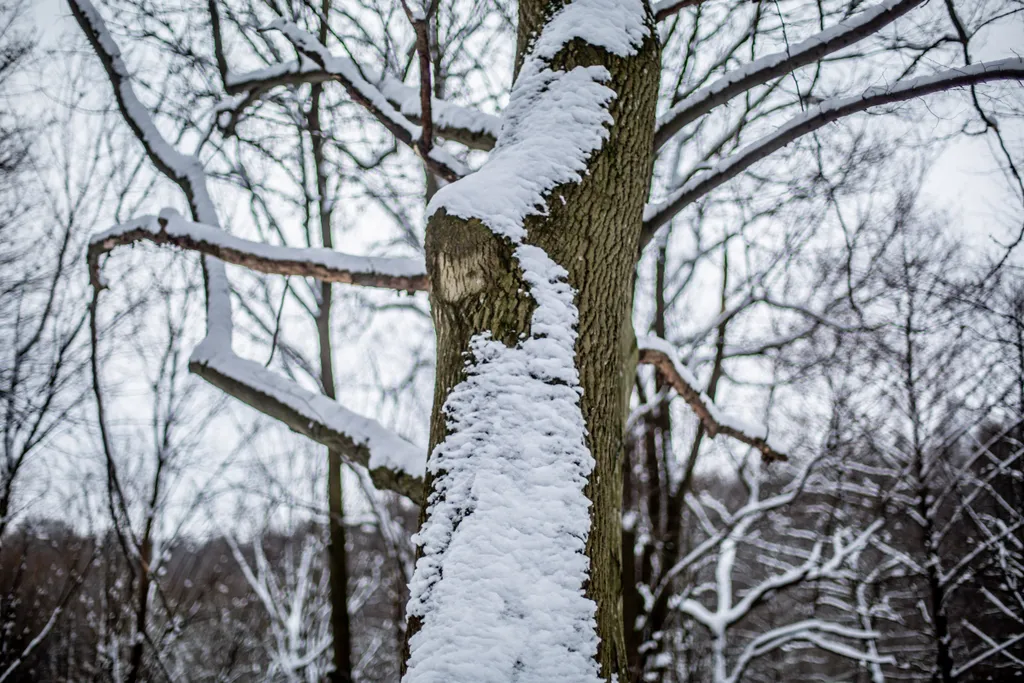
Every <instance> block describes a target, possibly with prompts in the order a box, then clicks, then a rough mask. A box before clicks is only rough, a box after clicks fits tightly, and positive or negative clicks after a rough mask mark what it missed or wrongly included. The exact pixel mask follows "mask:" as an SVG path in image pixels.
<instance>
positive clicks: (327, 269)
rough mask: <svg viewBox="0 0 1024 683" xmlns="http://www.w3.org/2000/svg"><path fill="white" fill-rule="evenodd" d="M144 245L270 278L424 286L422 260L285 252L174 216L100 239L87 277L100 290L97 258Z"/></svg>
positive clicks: (93, 245)
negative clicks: (121, 248)
mask: <svg viewBox="0 0 1024 683" xmlns="http://www.w3.org/2000/svg"><path fill="white" fill-rule="evenodd" d="M141 241H147V242H152V243H153V244H161V245H163V244H167V245H171V246H175V247H178V248H179V249H184V250H187V251H198V252H199V253H201V254H206V255H208V256H215V257H217V258H218V259H220V260H222V261H225V262H227V263H232V264H234V265H238V266H244V267H246V268H248V269H250V270H255V271H259V272H261V273H269V274H271V275H298V276H301V277H313V278H316V279H318V280H321V281H323V282H338V283H342V284H352V285H360V286H362V287H380V288H383V289H395V290H399V291H409V292H424V291H427V289H428V287H429V285H428V281H427V274H426V267H425V265H424V264H423V261H422V259H415V258H408V259H407V258H374V257H368V256H354V255H351V254H343V253H341V252H338V251H334V250H333V249H317V248H294V247H284V246H277V245H272V244H265V243H263V242H254V241H251V240H246V239H242V238H240V237H236V236H234V235H231V234H229V233H227V232H224V231H223V230H221V229H219V228H215V227H213V226H209V225H203V224H202V223H193V222H192V221H188V220H185V219H184V218H183V217H181V216H180V215H178V214H177V213H176V212H174V211H164V212H162V213H161V214H160V216H142V217H141V218H138V219H136V220H134V221H132V222H130V223H126V224H124V225H119V226H117V227H115V228H112V229H110V230H107V231H105V232H102V233H99V234H98V235H96V236H95V237H93V238H92V240H91V241H90V244H89V255H88V258H89V277H90V280H91V281H92V284H93V286H94V287H98V288H101V289H102V288H103V282H102V278H101V275H100V272H99V268H100V264H99V261H100V257H101V256H103V255H104V254H106V253H108V252H110V251H112V250H113V249H116V248H117V247H119V246H124V245H130V244H134V243H136V242H141Z"/></svg>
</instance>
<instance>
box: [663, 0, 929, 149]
mask: <svg viewBox="0 0 1024 683" xmlns="http://www.w3.org/2000/svg"><path fill="white" fill-rule="evenodd" d="M691 4H695V3H691ZM922 4H924V0H885V1H884V2H880V3H878V4H877V5H875V6H874V7H871V8H869V9H866V10H864V11H863V12H860V13H859V14H857V15H855V16H853V17H850V18H849V19H847V20H846V21H841V22H839V23H838V24H836V25H835V26H832V27H830V28H828V29H826V30H824V31H822V32H820V33H818V34H816V35H814V36H811V37H810V38H808V39H807V40H804V41H802V42H799V43H797V44H796V45H793V46H792V47H789V48H788V49H786V50H785V51H784V52H776V53H774V54H770V55H766V56H764V57H761V58H760V59H756V60H754V61H752V62H750V63H748V64H745V65H744V66H743V67H742V68H740V69H736V70H735V71H731V72H729V73H728V74H726V75H725V76H723V77H722V78H720V79H719V80H717V81H715V82H714V83H712V84H710V85H708V86H706V87H704V88H701V89H700V90H698V91H697V92H695V93H693V94H692V95H690V96H689V97H687V98H686V99H684V100H683V101H682V102H680V103H679V104H677V105H675V106H674V107H672V108H671V109H669V110H668V111H667V112H665V114H664V115H662V116H661V118H660V119H659V120H658V128H657V132H656V133H655V136H654V146H655V149H660V148H661V147H662V146H663V145H664V144H665V143H666V142H668V141H669V140H670V139H671V138H672V136H673V135H675V134H676V133H678V132H679V131H680V130H682V129H683V127H684V126H686V125H688V124H690V123H692V122H694V121H696V120H697V119H699V118H700V117H701V116H703V115H705V114H707V113H708V112H709V111H711V110H712V109H714V108H715V107H718V106H721V105H722V104H725V103H726V102H728V101H729V100H731V99H732V98H734V97H736V96H737V95H741V94H743V93H744V92H746V91H748V90H750V89H751V88H754V87H756V86H759V85H763V84H765V83H767V82H768V81H771V80H773V79H775V78H779V77H781V76H785V75H786V74H789V73H791V72H792V71H793V70H794V69H798V68H800V67H802V66H807V65H808V64H813V63H814V62H816V61H818V60H819V59H821V58H822V57H825V56H826V55H830V54H832V53H833V52H837V51H839V50H842V49H843V48H846V47H849V46H850V45H853V44H854V43H857V42H858V41H860V40H863V39H864V38H866V37H867V36H870V35H872V34H874V33H877V32H878V31H880V30H881V29H883V28H884V27H886V26H888V25H889V24H890V23H892V22H893V21H895V20H896V19H898V18H899V17H901V16H903V15H904V14H906V13H907V12H909V11H910V10H912V9H914V8H915V7H917V6H918V5H922ZM665 5H667V6H669V8H668V11H674V9H671V8H672V7H674V6H676V5H680V6H681V7H684V6H687V3H685V2H679V1H678V0H677V1H676V2H662V3H660V4H659V6H658V8H657V9H656V10H655V12H656V13H658V15H659V17H660V14H661V12H663V11H666V8H663V7H662V6H665ZM681 7H680V8H681Z"/></svg>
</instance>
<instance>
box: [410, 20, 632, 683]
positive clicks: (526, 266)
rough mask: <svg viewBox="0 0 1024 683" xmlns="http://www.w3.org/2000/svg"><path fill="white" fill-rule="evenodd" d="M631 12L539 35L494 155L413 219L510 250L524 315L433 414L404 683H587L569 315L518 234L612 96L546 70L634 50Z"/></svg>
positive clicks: (585, 468) (583, 516)
mask: <svg viewBox="0 0 1024 683" xmlns="http://www.w3.org/2000/svg"><path fill="white" fill-rule="evenodd" d="M644 11H645V10H644V7H643V4H642V2H640V0H624V1H619V0H615V1H612V0H576V2H574V3H570V4H569V5H567V6H566V7H564V8H563V9H562V10H560V11H559V12H558V13H556V14H555V15H554V16H553V17H552V18H551V19H550V20H549V21H548V24H547V26H546V28H545V29H544V31H542V32H541V34H540V35H539V36H538V37H537V39H536V41H535V42H534V48H533V50H532V53H531V54H530V55H529V56H528V57H527V59H526V60H525V61H524V64H523V67H522V70H521V72H520V74H519V77H518V78H517V80H516V84H515V85H514V87H513V90H512V95H511V99H510V103H509V106H508V108H507V110H506V112H505V116H504V121H503V125H502V129H501V134H500V136H499V139H498V143H497V145H496V147H495V149H494V151H493V153H492V155H491V157H490V159H489V160H488V161H487V163H486V164H485V165H484V166H483V167H482V168H481V169H480V171H478V172H477V173H475V174H473V175H471V176H469V177H467V178H464V179H462V180H460V181H458V182H456V183H454V184H452V185H449V186H447V187H445V188H443V189H442V190H440V191H439V192H438V193H437V195H435V198H434V200H433V202H432V203H431V206H430V207H429V209H428V213H430V214H433V213H434V212H436V211H439V210H441V209H444V210H445V211H446V212H447V213H448V214H449V215H454V216H459V217H461V218H465V219H479V220H480V221H481V222H482V223H483V224H484V225H486V226H487V227H489V228H490V229H491V230H492V231H493V232H494V233H495V234H496V235H498V236H500V237H502V238H505V239H507V240H509V241H510V242H511V243H512V244H513V245H515V247H516V248H515V251H514V256H515V259H516V262H517V264H518V266H519V268H520V269H521V271H522V274H523V279H524V281H525V282H526V284H527V285H528V292H527V293H528V295H529V296H530V297H531V298H532V299H533V300H534V302H535V304H536V308H535V309H534V312H533V315H532V319H531V329H530V334H529V336H524V338H523V339H521V341H520V342H519V343H518V344H516V345H515V346H514V347H509V346H506V345H505V344H504V343H502V342H501V341H498V340H495V339H493V338H492V336H491V335H490V334H488V333H484V334H478V335H476V336H475V337H473V339H472V340H471V342H470V349H469V358H470V359H469V360H468V361H467V369H466V375H467V377H466V379H465V380H463V381H462V382H461V383H460V384H459V385H457V386H456V387H454V388H453V389H452V391H451V393H450V394H449V396H448V399H447V401H446V402H445V405H444V411H445V415H446V418H447V426H448V436H447V437H446V438H445V439H444V441H443V442H441V443H440V444H439V445H438V446H437V447H436V448H435V449H434V452H433V453H432V454H431V455H430V458H429V460H428V463H427V468H428V470H429V471H430V472H431V474H433V475H434V476H435V477H436V479H435V481H434V485H433V493H432V494H431V498H430V500H429V505H428V508H427V519H426V521H425V522H424V524H423V527H422V528H421V530H420V532H419V533H418V534H417V536H416V538H415V540H416V542H417V543H418V544H419V545H420V546H421V547H422V556H421V557H420V559H419V561H418V562H417V564H416V570H415V574H414V576H413V580H412V583H411V586H410V591H411V597H410V601H409V610H408V611H409V615H410V616H411V617H416V618H419V619H420V620H421V621H422V626H421V628H420V629H419V631H417V632H416V633H415V634H414V635H413V636H412V637H411V638H410V642H409V646H410V656H409V660H408V671H407V673H406V676H405V679H404V680H405V681H406V683H420V682H424V681H430V682H440V681H445V682H450V683H458V682H461V681H465V682H466V683H470V682H472V683H486V682H491V681H493V682H494V683H507V682H508V681H516V682H518V683H541V682H547V681H567V682H578V683H596V682H597V681H599V680H600V678H599V672H598V663H597V660H596V654H597V648H598V637H597V631H596V627H597V624H596V605H595V603H594V602H593V601H592V600H590V599H589V598H587V597H586V595H585V594H584V584H585V582H586V578H587V572H588V560H587V557H586V555H585V550H586V541H587V536H588V534H589V531H590V516H589V506H590V501H589V500H588V499H587V497H586V496H585V495H584V487H585V486H586V483H587V477H588V476H589V475H590V473H591V471H592V470H593V468H594V458H593V457H592V455H591V453H590V451H589V449H588V448H587V444H586V425H585V424H584V419H583V414H582V411H581V409H580V397H581V395H582V389H581V387H580V380H579V372H578V369H577V367H576V353H575V344H576V338H577V333H576V326H577V322H578V318H579V315H578V311H577V308H576V305H575V303H574V297H575V291H574V290H573V288H572V287H571V286H570V284H569V283H568V273H567V271H566V270H565V269H564V268H563V267H562V266H561V265H559V264H558V263H556V262H555V261H554V260H553V259H551V258H550V257H549V256H548V254H547V253H545V251H544V250H543V249H541V248H539V247H537V246H534V245H530V244H526V243H525V240H526V237H527V234H526V229H525V226H524V220H525V219H526V218H527V217H528V216H531V215H534V216H536V215H544V214H545V213H546V206H547V204H546V202H547V200H548V197H549V195H550V193H551V191H552V190H554V189H555V188H557V187H558V186H559V185H563V184H566V183H570V182H579V181H580V180H581V178H582V177H583V174H585V173H586V169H587V163H588V161H589V159H590V158H591V156H592V155H593V154H594V153H596V152H597V151H598V150H599V149H600V148H601V145H602V144H603V143H604V141H605V140H606V139H607V137H608V126H609V125H611V123H612V120H611V116H610V114H609V113H608V104H609V102H610V101H611V100H612V99H613V98H614V97H615V92H614V91H613V90H611V89H610V88H608V87H607V86H606V85H605V83H606V82H607V81H608V80H609V79H610V73H609V72H608V70H607V69H606V68H604V67H601V66H589V67H583V66H580V67H576V68H573V69H570V70H568V71H560V70H552V69H551V68H550V67H549V64H548V60H550V59H551V58H552V57H554V56H555V55H556V54H557V53H558V52H559V51H560V50H561V49H562V48H563V47H564V46H565V45H566V44H568V43H569V42H570V41H572V40H574V39H582V40H584V41H587V42H590V43H591V44H595V45H598V46H599V47H603V48H604V49H606V50H608V51H609V52H613V53H616V54H628V53H629V52H630V51H631V50H636V49H637V48H639V46H640V44H641V42H642V41H643V39H644V38H645V37H646V35H647V32H646V28H645V24H644Z"/></svg>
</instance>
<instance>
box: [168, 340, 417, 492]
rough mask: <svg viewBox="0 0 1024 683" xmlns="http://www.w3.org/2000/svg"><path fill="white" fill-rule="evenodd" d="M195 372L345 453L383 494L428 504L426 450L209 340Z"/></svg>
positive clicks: (193, 365) (196, 358)
mask: <svg viewBox="0 0 1024 683" xmlns="http://www.w3.org/2000/svg"><path fill="white" fill-rule="evenodd" d="M188 367H189V370H191V371H192V372H194V373H195V374H197V375H199V376H200V377H202V378H203V379H205V380H206V381H208V382H209V383H210V384H213V385H214V386H216V387H218V388H219V389H221V390H223V391H225V392H227V393H228V394H230V395H232V396H234V397H235V398H237V399H239V400H241V401H242V402H244V403H246V404H247V405H249V406H250V407H252V408H255V409H256V410H258V411H260V412H261V413H263V414H264V415H267V416H269V417H272V418H274V419H276V420H279V421H281V422H283V423H284V424H285V425H287V426H288V428H290V429H291V430H292V431H294V432H296V433H298V434H302V435H303V436H306V437H308V438H310V439H312V440H313V441H316V442H317V443H321V444H323V445H325V446H327V447H328V448H330V449H332V450H337V451H338V452H340V453H341V454H342V455H343V456H344V457H345V458H346V459H347V460H349V461H350V462H353V463H355V464H358V465H362V466H363V467H365V468H366V469H367V470H368V471H369V473H370V478H371V479H372V480H373V483H374V485H375V486H376V487H377V488H378V489H380V490H390V491H395V492H396V493H399V494H402V495H404V496H406V497H408V498H409V499H410V500H412V501H414V502H416V503H422V502H423V499H424V497H425V492H424V486H423V475H424V473H425V472H426V451H425V449H422V448H419V447H418V446H415V445H414V444H412V443H410V442H408V441H406V440H405V439H403V438H401V437H399V436H398V435H396V434H394V433H393V432H391V431H389V430H388V429H386V428H385V427H383V426H382V425H381V424H380V423H379V422H377V421H376V420H373V419H371V418H368V417H364V416H362V415H359V414H357V413H354V412H352V411H350V410H348V409H347V408H344V407H343V406H341V405H340V404H339V403H338V402H337V401H334V400H332V399H330V398H328V397H327V396H324V395H323V394H321V393H319V392H316V391H310V390H309V389H305V388H303V387H302V386H300V385H299V384H298V383H296V382H294V381H292V380H289V379H286V378H284V377H282V376H280V375H278V374H277V373H275V372H272V371H271V370H268V369H267V368H265V367H263V366H262V365H260V364H259V363H256V362H254V361H251V360H246V359H244V358H241V357H239V356H238V355H236V354H235V353H234V352H233V351H232V350H231V349H229V348H223V347H220V346H218V345H216V344H212V343H209V340H207V341H204V342H203V343H201V344H200V345H199V346H197V347H196V349H195V351H193V352H192V357H191V358H190V359H189V366H188Z"/></svg>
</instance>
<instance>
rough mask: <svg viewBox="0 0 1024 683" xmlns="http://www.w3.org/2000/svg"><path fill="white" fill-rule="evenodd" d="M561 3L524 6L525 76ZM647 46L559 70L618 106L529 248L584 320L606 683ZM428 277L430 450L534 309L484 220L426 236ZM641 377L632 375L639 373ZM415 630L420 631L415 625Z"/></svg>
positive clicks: (644, 144)
mask: <svg viewBox="0 0 1024 683" xmlns="http://www.w3.org/2000/svg"><path fill="white" fill-rule="evenodd" d="M563 4H564V3H563V2H559V1H558V0H522V2H520V3H519V20H520V21H519V33H518V42H517V45H518V48H517V58H516V64H517V67H518V66H521V65H522V62H523V58H524V50H525V49H526V46H527V45H528V44H529V41H530V39H531V38H532V37H533V36H535V35H536V34H537V32H538V31H539V30H540V29H541V28H542V26H543V23H544V21H545V20H546V19H547V18H549V17H550V16H551V15H552V13H553V12H554V11H555V10H556V9H558V8H559V7H560V6H562V5H563ZM648 21H649V24H650V29H651V30H650V35H649V37H648V38H647V40H645V42H644V44H643V47H642V49H640V50H639V51H638V52H637V53H636V54H635V55H633V56H630V57H627V58H621V57H617V56H615V55H612V54H609V53H607V52H605V51H604V50H600V49H597V48H594V47H593V46H589V45H586V44H583V43H582V42H581V41H578V40H577V41H573V42H572V43H570V44H569V45H568V46H567V47H566V48H565V49H564V50H562V52H561V53H560V54H558V55H557V56H556V58H555V63H556V64H557V65H558V66H559V67H561V68H566V69H570V68H573V67H575V66H589V65H602V66H604V67H606V68H607V69H608V70H609V71H610V73H611V74H612V80H611V81H610V82H609V83H608V84H607V85H608V86H609V87H610V88H611V89H612V90H614V91H615V92H616V97H615V99H614V100H613V101H612V103H611V105H610V113H611V115H612V117H613V119H614V123H613V124H612V126H611V128H610V131H609V132H610V135H609V137H608V139H607V140H606V141H605V143H604V144H603V146H602V148H601V149H600V151H599V152H598V153H597V154H595V155H594V156H593V157H592V159H591V161H590V164H589V167H588V174H587V175H586V176H585V177H584V179H583V181H582V182H581V183H578V184H575V183H573V184H568V185H565V186H561V187H558V188H556V189H555V190H554V192H553V193H552V195H553V196H557V197H559V198H560V199H559V200H557V201H551V202H550V203H549V212H548V215H546V216H542V217H531V218H528V219H527V222H526V229H527V234H528V235H529V237H528V238H527V242H528V243H530V244H533V245H536V246H539V247H541V248H542V249H543V250H544V251H545V252H546V253H547V254H548V256H549V257H550V258H551V259H552V260H554V261H555V262H556V263H558V264H560V265H562V266H563V267H564V268H566V269H567V270H568V271H569V283H570V284H571V285H572V287H573V288H574V289H575V290H576V292H577V294H576V301H575V303H576V306H577V307H578V308H579V316H580V317H579V328H578V331H579V338H578V341H577V344H576V352H577V364H578V370H579V373H580V383H581V385H582V388H583V397H582V403H581V406H582V411H583V416H584V419H585V421H586V426H587V429H588V433H589V435H588V439H587V446H588V447H589V449H590V452H591V454H592V455H593V457H594V459H595V461H596V465H595V469H594V471H593V473H592V474H591V477H590V482H589V484H588V486H587V489H586V494H587V496H588V498H589V499H590V500H591V501H592V502H593V506H592V507H591V530H590V536H589V538H588V542H587V555H588V557H589V559H590V577H589V583H588V585H587V593H588V595H589V597H590V598H591V599H593V600H594V601H595V602H596V603H597V623H598V635H599V636H600V638H601V642H600V651H599V659H600V663H601V671H602V675H603V676H604V677H606V678H608V679H609V680H610V679H611V677H612V676H613V675H618V676H619V677H620V679H622V680H625V672H626V670H627V663H626V647H625V633H624V628H623V617H622V591H621V576H622V556H621V543H622V541H621V534H622V525H621V509H622V465H621V458H622V435H623V428H624V421H625V414H626V411H627V410H628V403H626V402H625V392H624V391H623V389H622V387H623V384H624V383H630V382H631V381H632V372H631V364H630V363H628V362H626V361H627V360H628V359H627V358H624V353H626V352H628V351H627V350H626V349H624V345H623V344H622V343H621V336H622V329H623V327H626V326H628V325H629V311H630V302H631V297H632V284H633V271H634V267H635V265H636V260H637V255H638V240H639V237H640V230H641V227H642V216H643V207H644V203H645V201H646V199H647V194H648V189H649V187H648V182H649V181H648V179H649V178H650V170H651V164H652V162H653V140H654V123H655V103H656V98H657V90H658V74H659V45H658V41H657V33H656V31H655V30H654V18H653V16H650V17H648ZM426 249H427V268H428V272H429V273H430V279H431V283H432V292H431V309H432V312H433V319H434V325H435V331H436V337H437V375H436V385H435V393H434V407H433V414H432V420H431V437H430V442H431V448H433V447H435V446H436V445H437V444H439V443H440V442H441V441H442V440H443V439H444V437H445V435H446V425H445V417H444V414H443V412H442V410H441V409H442V406H443V405H444V402H445V400H446V399H447V397H448V395H449V393H450V391H451V390H452V388H453V387H455V386H456V385H457V384H458V383H459V382H461V381H462V380H463V379H465V353H466V352H467V350H468V349H469V341H470V338H471V337H473V335H476V334H480V333H483V332H486V331H490V332H491V334H492V335H493V336H494V338H495V339H498V340H501V341H502V342H504V343H505V344H508V345H514V344H515V343H516V341H517V339H519V338H520V335H523V334H528V333H529V325H530V316H531V313H532V310H533V302H532V300H530V299H529V298H528V297H524V296H523V295H522V293H521V292H522V291H524V290H525V289H526V288H527V287H526V285H525V283H524V282H523V281H522V277H521V273H520V272H518V267H517V265H516V262H515V260H514V258H513V255H512V251H513V247H512V245H510V244H509V243H508V242H507V240H504V239H503V238H501V237H498V236H497V235H495V234H494V233H492V232H491V230H489V229H488V228H487V227H486V226H484V225H482V224H481V223H480V222H479V221H477V220H469V221H466V220H463V219H460V218H456V217H453V216H449V215H447V214H445V213H444V212H441V213H439V214H437V215H435V216H434V217H433V218H432V219H431V220H430V222H429V224H428V226H427V238H426ZM632 366H635V363H633V364H632ZM411 627H412V628H411V630H414V629H415V627H416V625H415V624H412V625H411Z"/></svg>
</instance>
